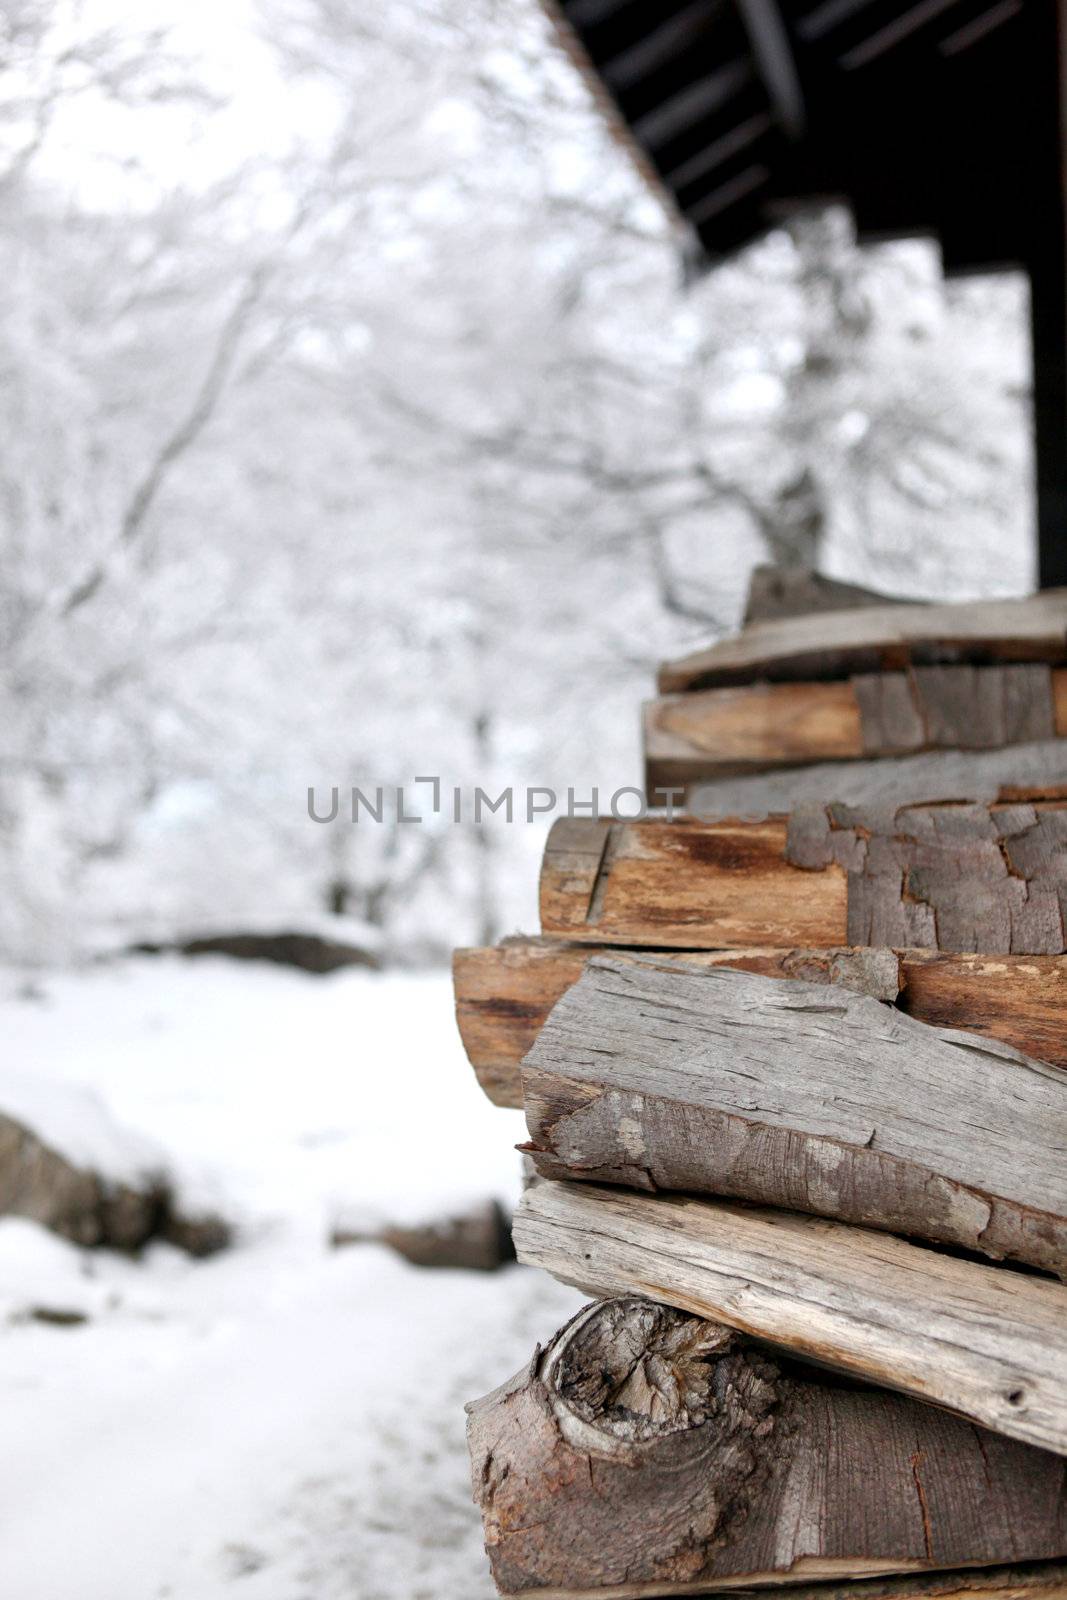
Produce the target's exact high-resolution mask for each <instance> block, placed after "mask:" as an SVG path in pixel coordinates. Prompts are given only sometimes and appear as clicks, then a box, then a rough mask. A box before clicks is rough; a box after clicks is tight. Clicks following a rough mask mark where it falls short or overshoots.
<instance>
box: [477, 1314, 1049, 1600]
mask: <svg viewBox="0 0 1067 1600" xmlns="http://www.w3.org/2000/svg"><path fill="white" fill-rule="evenodd" d="M467 1409H468V1417H469V1422H468V1441H469V1446H470V1454H471V1477H472V1483H473V1488H474V1496H475V1500H476V1502H477V1504H478V1505H479V1508H480V1510H481V1512H482V1517H483V1520H484V1526H485V1535H486V1548H487V1551H488V1554H489V1557H490V1561H491V1564H492V1571H493V1577H494V1579H495V1580H496V1583H497V1585H498V1586H499V1588H500V1589H501V1591H502V1592H503V1593H504V1594H510V1595H537V1596H539V1597H540V1600H553V1597H554V1600H582V1597H592V1596H596V1597H598V1600H610V1597H612V1596H615V1597H617V1600H622V1597H637V1596H643V1595H670V1594H675V1595H677V1594H688V1595H694V1594H699V1593H701V1592H704V1593H706V1592H707V1591H708V1590H709V1589H711V1590H715V1589H718V1588H731V1587H735V1586H738V1585H743V1584H746V1583H749V1584H767V1583H773V1582H776V1581H777V1582H782V1581H790V1580H791V1581H793V1582H795V1581H797V1580H798V1579H806V1580H807V1581H808V1583H809V1584H810V1583H811V1582H812V1581H813V1580H816V1579H820V1578H822V1579H828V1580H833V1579H837V1580H838V1584H837V1585H835V1586H834V1590H833V1592H834V1593H838V1594H848V1593H850V1592H851V1586H850V1585H847V1584H845V1585H843V1586H842V1585H841V1584H840V1580H842V1579H848V1578H860V1579H863V1578H870V1577H871V1576H872V1575H874V1574H887V1573H888V1574H902V1573H903V1574H908V1573H912V1574H914V1573H915V1572H917V1571H918V1572H923V1571H927V1572H928V1571H930V1570H931V1569H937V1568H952V1567H958V1566H960V1565H962V1564H976V1565H992V1564H994V1563H1000V1562H1004V1561H1019V1560H1031V1561H1039V1560H1042V1559H1046V1560H1051V1559H1053V1558H1056V1557H1060V1556H1062V1555H1064V1554H1065V1553H1067V1501H1065V1497H1064V1463H1063V1461H1062V1460H1060V1459H1059V1458H1058V1457H1056V1456H1053V1455H1049V1454H1048V1453H1046V1452H1044V1451H1041V1450H1035V1449H1034V1448H1032V1447H1031V1446H1028V1445H1024V1444H1019V1443H1016V1442H1014V1441H1012V1440H1008V1439H1003V1438H999V1437H997V1436H996V1435H995V1434H992V1433H987V1432H983V1431H981V1430H978V1429H976V1428H974V1427H972V1426H971V1425H970V1424H969V1423H967V1422H963V1421H961V1420H960V1419H958V1418H955V1417H950V1416H947V1415H945V1414H944V1413H943V1412H940V1411H938V1410H936V1409H934V1408H933V1407H930V1406H923V1405H920V1404H918V1403H917V1402H915V1401H913V1400H909V1399H905V1398H903V1397H901V1396H898V1395H891V1394H885V1393H881V1392H878V1391H875V1390H872V1389H866V1388H857V1387H855V1386H843V1385H841V1384H840V1383H838V1382H835V1381H834V1380H832V1379H830V1378H828V1377H827V1376H826V1375H824V1374H819V1373H817V1372H815V1371H813V1370H811V1369H808V1368H804V1367H799V1366H797V1365H796V1364H795V1363H794V1364H792V1365H791V1367H790V1369H789V1370H783V1367H782V1364H781V1363H780V1362H778V1361H776V1360H775V1359H773V1357H771V1356H770V1355H769V1354H768V1352H767V1351H765V1350H762V1349H760V1348H759V1347H758V1346H757V1345H755V1344H754V1343H753V1342H752V1341H751V1340H749V1339H747V1338H745V1337H743V1336H742V1335H740V1334H738V1333H735V1332H732V1331H730V1330H729V1329H727V1328H725V1327H723V1326H722V1325H721V1324H718V1323H715V1322H713V1321H708V1320H705V1319H703V1318H701V1317H699V1316H694V1315H691V1314H688V1313H685V1312H682V1311H677V1310H672V1309H670V1308H668V1307H665V1306H662V1305H658V1304H656V1303H655V1302H653V1301H651V1300H648V1299H645V1298H641V1297H639V1296H625V1297H622V1298H619V1299H614V1300H609V1301H607V1302H605V1303H601V1304H599V1305H591V1306H587V1307H586V1308H585V1309H584V1310H583V1311H581V1312H579V1313H578V1315H577V1316H576V1317H575V1318H573V1319H572V1321H571V1322H570V1323H568V1324H567V1326H566V1327H564V1328H563V1329H562V1330H561V1331H560V1332H559V1333H558V1334H556V1336H555V1337H554V1338H553V1339H552V1340H551V1341H550V1342H549V1344H548V1347H547V1349H545V1350H544V1351H541V1350H538V1351H537V1352H535V1354H534V1357H533V1359H532V1360H531V1361H530V1363H529V1364H528V1365H527V1367H526V1368H525V1369H524V1370H523V1371H522V1372H520V1373H518V1374H517V1375H516V1377H515V1378H513V1379H512V1380H511V1382H510V1383H506V1384H504V1385H502V1386H501V1387H500V1388H499V1389H497V1390H495V1391H494V1392H493V1393H492V1394H490V1395H488V1396H486V1397H485V1398H484V1399H482V1400H479V1401H475V1402H474V1403H473V1404H472V1405H470V1406H468V1408H467ZM1037 1570H1038V1571H1039V1572H1040V1570H1041V1569H1040V1568H1039V1569H1037ZM911 1581H912V1582H914V1581H915V1580H914V1578H913V1579H912V1580H911ZM972 1581H975V1582H977V1581H978V1580H977V1578H975V1579H967V1578H965V1579H963V1587H964V1589H965V1590H966V1589H967V1587H968V1586H969V1584H970V1582H972ZM883 1584H884V1579H883ZM900 1585H901V1580H900V1579H899V1578H898V1579H897V1580H896V1582H895V1583H893V1582H891V1583H889V1584H888V1585H886V1586H884V1587H876V1588H875V1589H874V1590H873V1594H872V1600H873V1596H874V1595H878V1596H880V1597H887V1596H890V1595H900V1597H901V1600H903V1596H904V1595H905V1594H907V1593H908V1592H909V1591H908V1589H907V1588H902V1587H901V1586H900ZM791 1592H792V1591H791ZM818 1592H819V1591H818V1590H815V1591H813V1593H816V1594H817V1593H818ZM912 1592H915V1591H912ZM918 1592H922V1591H918ZM941 1592H952V1589H951V1586H949V1587H948V1589H947V1591H946V1589H942V1590H941Z"/></svg>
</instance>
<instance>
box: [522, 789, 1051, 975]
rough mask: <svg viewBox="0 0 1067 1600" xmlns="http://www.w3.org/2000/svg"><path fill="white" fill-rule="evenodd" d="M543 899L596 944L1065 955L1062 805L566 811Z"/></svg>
mask: <svg viewBox="0 0 1067 1600" xmlns="http://www.w3.org/2000/svg"><path fill="white" fill-rule="evenodd" d="M540 900H541V926H542V930H543V931H544V932H545V933H548V934H555V935H558V936H561V937H564V938H567V939H575V940H583V941H584V940H589V941H590V942H593V943H603V944H632V945H654V946H669V947H681V948H685V947H691V948H704V949H740V948H743V947H745V946H747V945H771V946H774V947H776V948H779V949H781V948H787V947H793V946H809V945H810V946H824V945H831V946H832V945H868V944H870V945H886V946H890V947H894V948H903V947H909V946H910V947H915V948H919V949H933V950H948V951H975V952H980V953H982V954H985V955H1009V954H1014V955H1062V954H1063V953H1064V952H1065V950H1067V936H1065V931H1064V915H1063V907H1064V905H1065V904H1067V801H1065V800H1064V799H1062V798H1055V799H1039V800H1035V801H1027V802H1023V801H1018V802H1015V803H1001V804H996V805H971V804H962V805H961V804H956V803H946V804H940V805H912V806H904V807H899V808H895V807H893V806H885V807H882V806H869V807H857V806H848V805H841V804H832V805H814V806H801V807H797V808H796V809H795V810H794V811H793V812H792V813H791V814H790V816H789V817H788V818H786V817H766V818H764V819H762V820H760V821H747V820H738V819H736V818H735V819H726V820H724V821H720V822H705V821H701V820H699V819H696V818H692V817H682V818H679V819H676V820H675V821H673V822H668V821H659V820H652V819H646V820H641V821H634V822H610V821H606V820H603V819H595V820H594V819H590V820H588V821H587V820H578V819H572V818H563V819H561V820H560V821H558V822H556V823H555V825H554V826H553V828H552V831H551V833H550V834H549V838H548V843H547V845H546V848H545V856H544V861H543V865H542V871H541V891H540Z"/></svg>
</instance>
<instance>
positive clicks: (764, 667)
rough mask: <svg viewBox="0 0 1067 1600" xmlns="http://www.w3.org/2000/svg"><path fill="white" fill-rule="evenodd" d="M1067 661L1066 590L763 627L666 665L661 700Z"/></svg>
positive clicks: (869, 610) (869, 609) (867, 610)
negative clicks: (916, 669) (926, 670)
mask: <svg viewBox="0 0 1067 1600" xmlns="http://www.w3.org/2000/svg"><path fill="white" fill-rule="evenodd" d="M1008 662H1014V663H1019V662H1045V663H1047V664H1048V665H1049V666H1062V665H1064V664H1065V663H1067V590H1063V589H1047V590H1045V591H1044V592H1043V593H1042V594H1036V595H1032V596H1030V598H1029V599H1026V600H984V601H978V602H974V603H972V604H968V605H925V604H916V605H887V606H884V607H883V606H865V607H858V608H856V609H855V610H849V611H834V612H821V613H818V614H815V615H809V616H801V617H788V618H783V619H781V620H779V621H773V622H756V623H753V624H751V625H750V626H749V627H746V628H744V629H743V630H742V632H741V633H739V634H738V635H736V636H735V637H734V638H731V639H723V640H721V641H720V642H719V643H718V644H714V645H712V646H711V647H710V648H709V649H707V650H698V651H696V652H695V653H694V654H692V655H688V656H685V657H683V658H682V659H681V660H680V661H668V662H665V663H664V665H663V666H662V667H661V668H660V673H659V690H660V693H661V694H678V693H686V692H688V691H689V690H691V689H711V688H725V687H728V686H730V685H734V684H740V683H754V682H756V681H757V680H758V679H760V678H766V679H768V680H770V681H775V682H782V681H786V680H797V679H804V678H845V677H848V676H849V675H850V674H852V673H856V672H892V671H895V670H896V671H899V670H900V669H902V668H904V667H910V666H956V665H960V664H970V665H974V666H980V665H988V664H990V663H1008Z"/></svg>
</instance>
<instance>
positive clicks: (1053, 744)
mask: <svg viewBox="0 0 1067 1600" xmlns="http://www.w3.org/2000/svg"><path fill="white" fill-rule="evenodd" d="M656 784H657V785H659V786H668V785H669V784H673V785H674V786H676V787H677V788H678V789H679V790H680V791H684V792H685V795H686V804H687V806H688V809H689V811H690V812H691V813H692V814H693V815H694V816H699V817H702V818H704V819H705V820H708V821H711V820H714V819H715V818H717V817H763V816H769V815H772V814H773V813H775V812H780V811H789V810H791V809H792V808H793V807H794V806H799V805H805V804H819V803H820V802H821V803H823V804H828V803H830V802H831V801H835V800H836V801H840V802H842V803H843V804H845V805H853V806H873V805H884V806H905V805H921V804H924V803H927V802H934V801H938V800H970V801H987V802H990V801H994V800H997V799H1001V798H1009V797H1010V796H1011V794H1012V793H1013V792H1014V791H1017V790H1018V789H1021V788H1027V789H1031V790H1038V789H1048V790H1057V789H1059V788H1061V787H1063V786H1064V785H1067V742H1065V741H1064V740H1062V739H1046V740H1041V741H1038V742H1036V743H1034V744H1020V745H1013V746H1009V747H1008V748H1007V749H1004V750H935V751H925V752H923V753H922V754H921V755H913V756H889V757H884V758H883V759H881V760H877V759H871V760H865V761H820V762H817V763H815V764H814V765H812V766H806V767H790V768H785V769H783V770H780V771H778V772H764V773H760V774H759V775H758V776H751V777H734V778H728V779H721V778H720V779H715V780H714V781H712V782H703V781H696V780H694V779H693V777H692V774H691V771H690V770H688V769H684V770H681V771H679V770H678V769H677V766H676V768H675V770H674V772H673V774H671V775H664V776H659V777H657V779H656ZM651 787H652V786H650V789H651ZM649 799H650V803H654V802H655V796H653V795H652V794H651V792H650V796H649ZM658 803H660V804H666V800H665V799H661V800H660V801H659V802H658ZM674 807H675V809H676V810H677V809H678V807H679V800H678V799H677V798H676V799H675V801H674Z"/></svg>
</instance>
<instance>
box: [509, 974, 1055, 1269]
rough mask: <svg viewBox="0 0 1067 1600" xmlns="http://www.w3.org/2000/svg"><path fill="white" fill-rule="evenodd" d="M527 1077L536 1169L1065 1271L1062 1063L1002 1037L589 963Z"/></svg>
mask: <svg viewBox="0 0 1067 1600" xmlns="http://www.w3.org/2000/svg"><path fill="white" fill-rule="evenodd" d="M872 954H873V952H872ZM522 1070H523V1093H524V1096H525V1101H526V1120H527V1126H528V1128H529V1132H530V1139H531V1143H530V1145H529V1146H528V1147H527V1148H528V1149H529V1151H530V1153H531V1154H532V1156H533V1159H534V1162H535V1165H536V1166H537V1169H538V1171H539V1172H540V1173H541V1174H542V1175H543V1176H546V1177H557V1178H558V1177H565V1178H580V1179H587V1180H593V1181H598V1182H607V1183H619V1184H626V1185H630V1186H632V1187H635V1188H642V1189H649V1190H656V1189H674V1190H681V1191H687V1192H691V1193H697V1194H711V1195H718V1196H729V1197H732V1198H736V1199H742V1200H752V1201H757V1202H760V1203H763V1204H768V1205H772V1206H783V1207H788V1208H790V1209H795V1210H800V1211H808V1212H813V1213H815V1214H816V1215H819V1216H825V1217H833V1218H836V1219H838V1220H839V1221H844V1222H853V1223H859V1224H861V1225H865V1226H868V1227H875V1228H882V1229H885V1230H886V1231H888V1232H893V1233H902V1234H906V1235H911V1236H914V1237H918V1238H922V1239H928V1240H934V1241H937V1242H940V1243H947V1244H954V1245H959V1246H962V1247H964V1248H966V1249H968V1250H972V1251H980V1252H982V1253H983V1254H986V1255H989V1256H991V1257H993V1258H995V1259H1002V1258H1004V1257H1011V1258H1013V1259H1015V1260H1018V1261H1025V1262H1028V1263H1029V1264H1030V1265H1032V1266H1036V1267H1040V1268H1042V1269H1044V1270H1046V1271H1049V1272H1055V1273H1059V1274H1060V1275H1063V1276H1067V1161H1065V1159H1064V1152H1065V1149H1067V1073H1065V1072H1063V1071H1061V1070H1060V1069H1059V1068H1057V1067H1050V1066H1047V1065H1045V1064H1044V1063H1042V1062H1038V1061H1032V1060H1030V1059H1029V1058H1028V1057H1026V1056H1023V1055H1020V1054H1019V1053H1018V1051H1015V1050H1012V1049H1011V1048H1010V1047H1009V1046H1007V1045H1001V1044H997V1043H994V1042H988V1043H984V1044H979V1043H978V1041H977V1040H976V1039H974V1038H973V1037H969V1036H967V1035H966V1034H962V1033H956V1032H949V1031H947V1030H944V1029H938V1028H932V1027H930V1026H929V1025H927V1024H926V1023H922V1022H915V1021H913V1020H912V1018H910V1017H906V1016H903V1015H902V1014H901V1013H900V1012H898V1011H895V1010H893V1009H892V1008H890V1007H888V1006H886V1005H883V1004H882V1003H881V1002H880V1001H878V1000H874V999H871V998H869V997H868V996H864V995H857V994H853V993H850V992H849V990H848V989H846V988H844V987H839V988H837V989H836V990H834V991H833V992H832V993H830V992H828V991H827V989H826V988H825V987H823V986H818V985H816V984H812V983H804V982H799V981H796V980H793V981H786V982H783V981H781V980H778V979H774V978H766V977H761V976H759V975H757V974H754V973H749V972H736V971H730V970H728V969H727V968H724V967H715V966H705V967H692V966H689V965H687V964H686V963H684V962H678V961H673V962H672V961H671V960H669V959H668V958H665V957H636V956H629V957H627V958H625V959H623V960H618V959H611V958H610V957H607V956H599V957H597V958H596V959H594V960H592V961H590V962H589V964H588V965H587V966H586V968H585V971H584V972H583V973H582V976H581V977H580V978H579V980H578V982H577V983H576V984H574V985H573V987H572V988H571V989H569V990H568V992H567V993H566V994H565V995H564V996H563V998H562V999H561V1000H560V1001H559V1002H558V1004H557V1005H556V1006H555V1008H554V1009H553V1011H552V1013H551V1015H550V1016H549V1018H548V1021H547V1022H546V1024H545V1026H544V1028H543V1029H542V1031H541V1033H540V1035H539V1036H538V1039H537V1042H536V1044H535V1045H534V1047H533V1049H532V1050H531V1051H530V1054H529V1055H528V1056H527V1058H526V1060H525V1062H524V1063H523V1069H522ZM1020 1152H1025V1159H1023V1160H1020Z"/></svg>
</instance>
